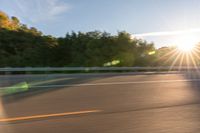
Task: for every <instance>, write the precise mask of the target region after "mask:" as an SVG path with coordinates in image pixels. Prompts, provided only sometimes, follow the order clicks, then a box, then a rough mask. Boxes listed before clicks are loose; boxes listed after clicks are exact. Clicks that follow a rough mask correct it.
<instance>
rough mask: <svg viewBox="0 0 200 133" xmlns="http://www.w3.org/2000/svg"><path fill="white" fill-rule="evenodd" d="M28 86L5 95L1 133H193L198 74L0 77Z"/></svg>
mask: <svg viewBox="0 0 200 133" xmlns="http://www.w3.org/2000/svg"><path fill="white" fill-rule="evenodd" d="M20 82H26V83H27V84H31V85H32V86H31V88H30V90H29V91H28V92H23V93H20V94H15V95H10V96H4V97H2V98H1V103H0V133H198V132H200V76H199V75H198V73H195V72H193V73H190V72H188V73H174V74H173V73H172V74H134V73H129V74H91V75H35V76H34V75H15V76H0V85H1V86H2V87H5V86H13V85H15V84H17V83H20Z"/></svg>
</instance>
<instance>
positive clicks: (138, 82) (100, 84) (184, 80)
mask: <svg viewBox="0 0 200 133" xmlns="http://www.w3.org/2000/svg"><path fill="white" fill-rule="evenodd" d="M193 81H200V79H188V80H187V79H183V80H154V81H133V82H110V83H91V84H68V85H46V86H32V87H35V88H49V87H50V88H52V87H81V86H102V85H125V84H152V83H173V82H193Z"/></svg>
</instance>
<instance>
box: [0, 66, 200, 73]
mask: <svg viewBox="0 0 200 133" xmlns="http://www.w3.org/2000/svg"><path fill="white" fill-rule="evenodd" d="M199 68H200V67H193V66H192V67H191V66H184V67H183V66H182V67H180V66H175V67H171V66H160V67H24V68H10V67H6V68H0V72H51V71H160V70H165V71H185V70H196V69H199Z"/></svg>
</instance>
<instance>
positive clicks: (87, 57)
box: [0, 12, 199, 67]
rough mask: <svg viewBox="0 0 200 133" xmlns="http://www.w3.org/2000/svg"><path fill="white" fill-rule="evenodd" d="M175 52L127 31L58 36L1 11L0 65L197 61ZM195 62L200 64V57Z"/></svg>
mask: <svg viewBox="0 0 200 133" xmlns="http://www.w3.org/2000/svg"><path fill="white" fill-rule="evenodd" d="M175 51H176V48H175V47H162V48H160V49H156V48H155V46H154V44H153V43H148V42H146V41H145V40H141V39H136V38H134V37H133V36H132V35H131V34H129V33H127V32H125V31H122V32H118V34H117V35H111V34H110V33H107V32H101V31H91V32H86V33H83V32H78V33H76V32H73V31H72V32H70V33H66V36H65V37H59V38H56V37H53V36H50V35H44V34H43V33H42V32H41V31H39V30H37V29H36V28H34V27H28V26H26V25H25V24H22V23H20V20H19V19H18V18H17V17H9V16H8V15H7V14H6V13H4V12H0V67H53V66H55V67H68V66H75V67H78V66H85V67H93V66H106V67H109V66H169V65H171V64H173V65H180V61H181V62H182V65H186V64H187V65H188V63H190V64H193V62H190V61H189V62H188V61H187V60H186V58H185V57H184V58H183V59H176V57H177V56H178V54H176V53H177V51H176V52H175ZM174 60H176V62H175V63H173V62H174ZM194 61H195V63H196V64H198V63H199V62H198V58H195V59H194ZM186 62H187V63H186Z"/></svg>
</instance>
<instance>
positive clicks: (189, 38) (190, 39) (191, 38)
mask: <svg viewBox="0 0 200 133" xmlns="http://www.w3.org/2000/svg"><path fill="white" fill-rule="evenodd" d="M198 41H199V40H198V37H197V36H196V35H193V34H187V35H182V36H181V37H178V38H177V42H176V46H177V48H178V50H179V51H180V52H192V51H193V50H194V49H195V47H196V44H197V43H198Z"/></svg>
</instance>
